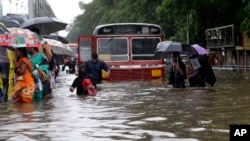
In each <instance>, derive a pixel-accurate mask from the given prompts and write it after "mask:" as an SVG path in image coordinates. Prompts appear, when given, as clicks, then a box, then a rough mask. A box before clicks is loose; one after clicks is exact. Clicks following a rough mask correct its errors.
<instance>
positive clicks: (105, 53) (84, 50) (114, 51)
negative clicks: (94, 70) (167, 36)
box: [78, 23, 164, 81]
mask: <svg viewBox="0 0 250 141" xmlns="http://www.w3.org/2000/svg"><path fill="white" fill-rule="evenodd" d="M163 40H164V33H163V31H162V28H161V27H160V26H159V25H156V24H148V23H113V24H104V25H100V26H97V27H96V28H95V29H94V32H93V35H91V36H78V62H79V63H82V62H84V61H85V60H88V59H91V53H92V52H96V53H98V55H99V59H101V60H103V61H105V62H106V63H107V65H108V66H109V67H110V76H109V78H107V77H106V76H105V72H104V71H103V78H104V79H107V80H110V81H120V80H152V79H157V78H161V77H163V76H164V61H163V59H161V58H156V57H155V49H156V47H157V44H158V43H159V42H161V41H163Z"/></svg>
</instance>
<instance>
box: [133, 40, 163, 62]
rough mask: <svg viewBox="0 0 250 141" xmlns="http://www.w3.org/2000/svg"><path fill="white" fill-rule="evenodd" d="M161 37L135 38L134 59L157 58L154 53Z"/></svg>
mask: <svg viewBox="0 0 250 141" xmlns="http://www.w3.org/2000/svg"><path fill="white" fill-rule="evenodd" d="M159 42H160V38H133V39H132V59H133V60H156V58H155V56H154V54H155V49H156V47H157V44H158V43H159Z"/></svg>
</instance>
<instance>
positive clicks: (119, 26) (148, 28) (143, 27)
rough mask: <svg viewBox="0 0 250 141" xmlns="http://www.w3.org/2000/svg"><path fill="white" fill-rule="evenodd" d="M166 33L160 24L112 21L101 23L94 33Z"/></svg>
mask: <svg viewBox="0 0 250 141" xmlns="http://www.w3.org/2000/svg"><path fill="white" fill-rule="evenodd" d="M123 34H164V33H163V31H162V28H161V26H160V25H157V24H150V23H111V24H103V25H99V26H97V27H96V28H95V30H94V32H93V35H123Z"/></svg>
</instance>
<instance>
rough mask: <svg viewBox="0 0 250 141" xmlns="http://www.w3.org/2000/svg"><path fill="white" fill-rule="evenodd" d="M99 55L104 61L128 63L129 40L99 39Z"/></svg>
mask: <svg viewBox="0 0 250 141" xmlns="http://www.w3.org/2000/svg"><path fill="white" fill-rule="evenodd" d="M97 42H98V54H99V56H101V58H102V59H103V60H104V61H127V60H128V48H127V46H128V40H127V38H100V39H98V41H97Z"/></svg>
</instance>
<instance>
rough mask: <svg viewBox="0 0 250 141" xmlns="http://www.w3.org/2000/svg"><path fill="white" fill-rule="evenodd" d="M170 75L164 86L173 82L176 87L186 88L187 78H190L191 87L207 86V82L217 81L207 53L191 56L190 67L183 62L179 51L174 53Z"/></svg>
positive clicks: (212, 83) (211, 83)
mask: <svg viewBox="0 0 250 141" xmlns="http://www.w3.org/2000/svg"><path fill="white" fill-rule="evenodd" d="M187 68H188V69H187ZM169 72H170V73H169V77H168V78H167V80H166V81H165V82H164V84H163V85H164V87H166V86H167V85H169V84H171V85H172V86H173V87H174V88H185V87H186V85H185V80H186V79H188V82H189V86H190V87H205V86H206V83H208V84H210V85H211V86H213V85H214V83H215V82H216V77H215V75H214V72H213V70H212V67H211V65H210V64H209V63H208V59H207V55H198V56H191V57H190V58H189V61H188V67H186V65H185V64H184V63H183V61H182V58H180V54H179V53H178V52H174V53H173V54H172V64H171V65H170V71H169Z"/></svg>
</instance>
